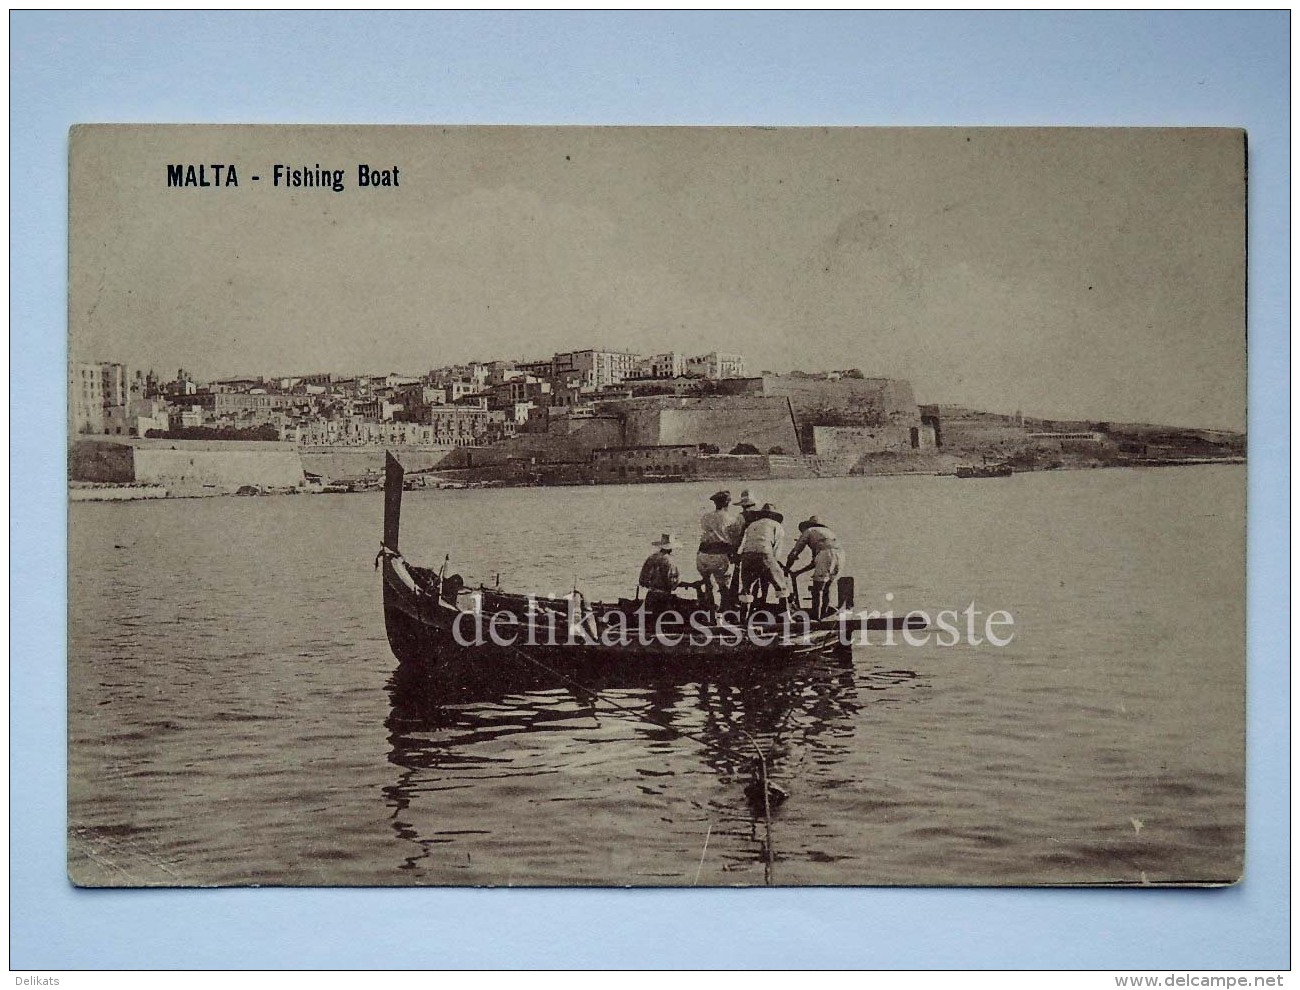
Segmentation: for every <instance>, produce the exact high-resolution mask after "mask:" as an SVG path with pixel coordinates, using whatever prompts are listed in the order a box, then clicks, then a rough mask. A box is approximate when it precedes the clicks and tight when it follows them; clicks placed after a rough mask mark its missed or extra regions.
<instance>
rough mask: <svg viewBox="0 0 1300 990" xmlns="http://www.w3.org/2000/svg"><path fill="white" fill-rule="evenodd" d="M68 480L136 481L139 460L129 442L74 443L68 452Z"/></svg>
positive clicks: (124, 482) (87, 441)
mask: <svg viewBox="0 0 1300 990" xmlns="http://www.w3.org/2000/svg"><path fill="white" fill-rule="evenodd" d="M68 478H69V480H71V481H111V482H117V483H120V484H128V483H130V482H133V481H135V458H134V456H133V455H132V452H131V447H130V445H129V444H126V443H109V442H107V441H103V440H74V441H73V442H72V446H71V447H70V448H69V450H68Z"/></svg>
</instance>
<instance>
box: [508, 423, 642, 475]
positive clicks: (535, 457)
mask: <svg viewBox="0 0 1300 990" xmlns="http://www.w3.org/2000/svg"><path fill="white" fill-rule="evenodd" d="M550 427H551V428H550V429H548V430H546V431H545V432H542V433H520V434H517V435H515V436H513V437H511V438H510V439H509V440H505V441H503V442H502V443H499V444H496V445H495V446H494V447H493V448H492V450H493V451H494V452H500V455H501V458H502V460H505V459H507V458H527V459H529V460H531V461H534V462H535V463H538V464H552V463H569V462H576V461H583V462H585V461H587V460H589V459H590V457H591V452H592V451H593V450H600V449H602V448H606V447H622V446H623V445H624V428H623V423H622V422H621V420H620V419H619V418H618V417H616V416H592V417H590V418H586V419H565V420H559V421H557V422H555V423H552V424H550Z"/></svg>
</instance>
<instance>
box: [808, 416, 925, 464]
mask: <svg viewBox="0 0 1300 990" xmlns="http://www.w3.org/2000/svg"><path fill="white" fill-rule="evenodd" d="M805 436H806V439H807V444H806V445H805V446H806V449H808V450H809V452H811V453H814V454H817V455H818V456H820V457H832V458H839V459H845V460H857V459H858V458H859V457H861V456H862V455H863V454H875V453H880V452H881V451H886V450H889V451H894V452H897V453H911V452H912V451H914V450H932V449H933V448H934V429H933V428H932V427H930V426H926V425H921V424H919V423H918V424H917V425H914V426H910V425H906V424H903V425H888V426H813V427H809V428H808V429H807V430H806V433H805Z"/></svg>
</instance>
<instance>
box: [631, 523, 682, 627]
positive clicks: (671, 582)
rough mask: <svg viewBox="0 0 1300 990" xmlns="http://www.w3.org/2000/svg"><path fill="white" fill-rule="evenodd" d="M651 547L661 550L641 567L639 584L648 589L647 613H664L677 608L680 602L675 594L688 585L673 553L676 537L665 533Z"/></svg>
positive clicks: (675, 547)
mask: <svg viewBox="0 0 1300 990" xmlns="http://www.w3.org/2000/svg"><path fill="white" fill-rule="evenodd" d="M650 545H651V546H653V547H658V548H659V549H658V550H656V551H654V552H653V553H651V554H650V556H649V557H647V558H646V559H645V563H644V564H642V565H641V577H640V579H639V580H638V581H637V583H638V584H639V585H640V586H641V587H642V588H645V589H646V592H645V607H646V611H648V612H663V611H666V610H668V609H672V608H674V607H676V605H677V604H678V602H677V597H676V596H675V595H674V594H673V592H674V591H676V590H677V589H678V588H681V587H685V585H686V583H685V582H683V581H682V580H681V574H680V572H679V571H678V570H677V562H676V561H674V560H673V551H674V550H676V549H677V546H678V543H677V539H676V537H674V536H673V534H672V533H664V534H663V535H662V536H661V537H659V539H657V540H655V541H654V542H653V543H651V544H650Z"/></svg>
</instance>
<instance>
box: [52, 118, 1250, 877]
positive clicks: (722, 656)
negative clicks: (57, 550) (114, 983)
mask: <svg viewBox="0 0 1300 990" xmlns="http://www.w3.org/2000/svg"><path fill="white" fill-rule="evenodd" d="M69 154H70V244H69V252H70V289H69V304H68V343H69V363H68V417H69V420H68V451H67V454H68V478H69V506H68V511H69V523H68V525H69V562H68V564H69V656H68V685H69V686H68V706H69V711H68V719H69V740H68V762H69V770H68V775H69V776H68V872H69V876H70V878H71V880H72V882H74V883H76V884H79V885H85V886H111V887H130V886H220V885H368V886H382V885H443V886H446V885H495V886H508V885H516V886H549V885H563V886H574V885H580V886H596V885H599V886H652V885H653V886H733V885H741V886H762V885H785V886H801V885H969V886H997V885H1072V886H1075V885H1077V886H1082V885H1132V886H1144V885H1218V884H1231V883H1234V882H1236V881H1237V880H1238V879H1239V878H1240V877H1241V874H1242V863H1243V857H1244V835H1245V821H1244V814H1245V802H1244V790H1245V760H1246V753H1245V668H1246V660H1245V493H1246V468H1245V457H1246V438H1245V423H1246V416H1245V395H1246V392H1245V367H1246V364H1245V357H1246V343H1245V341H1246V333H1245V330H1246V327H1245V277H1246V257H1245V203H1246V136H1245V134H1244V133H1243V132H1241V131H1235V130H1226V129H1002V128H978V129H959V128H931V129H883V128H881V129H875V128H839V129H836V128H829V129H828V128H634V127H629V128H568V127H437V126H420V127H359V126H346V127H345V126H338V127H327V126H206V125H204V126H126V125H88V126H83V127H76V128H74V129H73V130H72V133H71V135H70V138H69Z"/></svg>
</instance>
